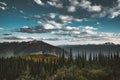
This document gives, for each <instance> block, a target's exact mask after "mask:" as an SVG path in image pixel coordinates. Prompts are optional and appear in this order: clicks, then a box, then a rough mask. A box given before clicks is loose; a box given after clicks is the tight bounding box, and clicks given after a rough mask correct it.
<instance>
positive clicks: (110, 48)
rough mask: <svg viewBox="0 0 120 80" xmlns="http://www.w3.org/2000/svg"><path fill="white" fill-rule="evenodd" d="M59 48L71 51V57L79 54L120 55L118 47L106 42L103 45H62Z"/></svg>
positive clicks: (119, 46) (119, 47)
mask: <svg viewBox="0 0 120 80" xmlns="http://www.w3.org/2000/svg"><path fill="white" fill-rule="evenodd" d="M59 47H60V48H63V49H65V50H66V51H69V50H70V49H72V52H73V55H74V56H76V55H78V53H79V54H81V53H86V54H87V55H89V54H90V53H91V54H98V53H100V52H101V53H102V54H105V55H106V54H109V53H116V52H119V54H120V45H119V44H117V45H116V44H114V43H111V42H107V43H104V44H87V45H62V46H59Z"/></svg>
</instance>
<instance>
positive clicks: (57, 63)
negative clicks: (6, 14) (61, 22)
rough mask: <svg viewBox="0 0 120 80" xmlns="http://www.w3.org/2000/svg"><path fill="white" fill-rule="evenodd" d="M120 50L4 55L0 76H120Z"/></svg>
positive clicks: (89, 79)
mask: <svg viewBox="0 0 120 80" xmlns="http://www.w3.org/2000/svg"><path fill="white" fill-rule="evenodd" d="M119 63H120V55H119V52H117V53H114V54H109V55H108V56H106V55H102V52H100V53H99V55H98V56H96V55H93V56H92V55H91V54H90V56H89V58H88V59H87V58H86V51H84V52H83V53H82V54H81V55H80V54H78V56H76V57H75V58H73V55H72V49H70V55H69V57H68V58H66V57H65V54H64V51H63V54H62V55H61V56H60V57H58V56H54V55H47V54H45V55H27V56H18V57H11V58H0V80H120V76H119V75H120V64H119Z"/></svg>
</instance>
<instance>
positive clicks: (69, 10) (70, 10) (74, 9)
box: [68, 6, 76, 12]
mask: <svg viewBox="0 0 120 80" xmlns="http://www.w3.org/2000/svg"><path fill="white" fill-rule="evenodd" d="M75 11H76V7H75V6H69V7H68V12H75Z"/></svg>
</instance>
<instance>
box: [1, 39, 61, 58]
mask: <svg viewBox="0 0 120 80" xmlns="http://www.w3.org/2000/svg"><path fill="white" fill-rule="evenodd" d="M62 52H63V49H61V48H59V47H56V46H53V45H50V44H47V43H45V42H43V41H36V40H34V41H29V42H10V43H9V42H4V43H0V57H10V56H20V55H32V54H34V55H35V54H52V55H60V54H61V53H62Z"/></svg>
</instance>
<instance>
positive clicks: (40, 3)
mask: <svg viewBox="0 0 120 80" xmlns="http://www.w3.org/2000/svg"><path fill="white" fill-rule="evenodd" d="M34 2H35V3H37V4H38V5H41V6H43V5H45V4H44V3H43V2H42V1H41V0H34Z"/></svg>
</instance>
